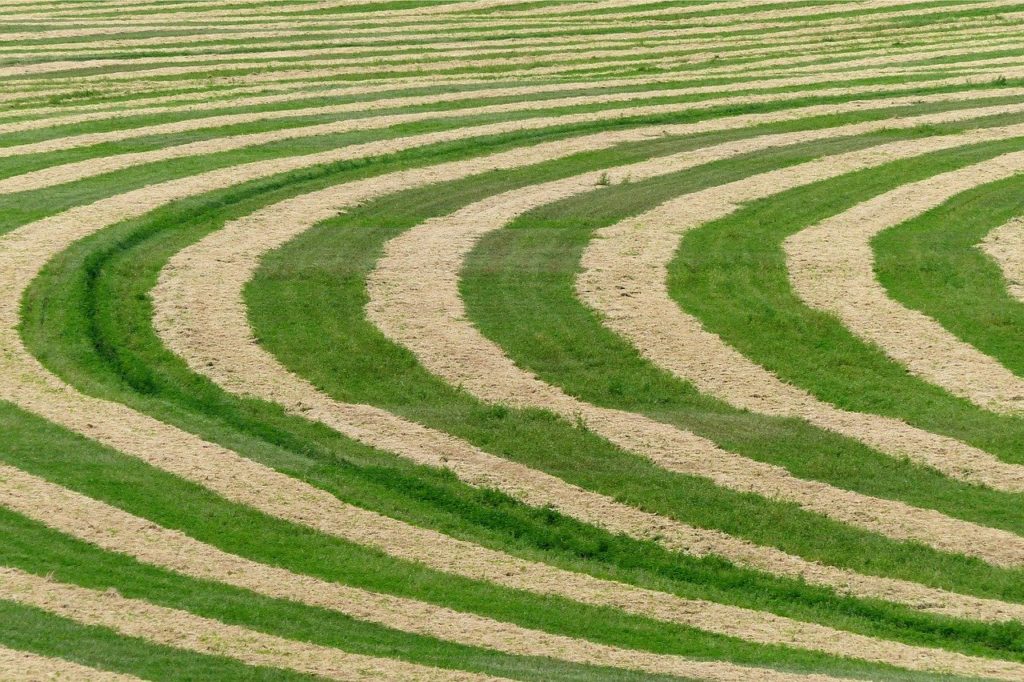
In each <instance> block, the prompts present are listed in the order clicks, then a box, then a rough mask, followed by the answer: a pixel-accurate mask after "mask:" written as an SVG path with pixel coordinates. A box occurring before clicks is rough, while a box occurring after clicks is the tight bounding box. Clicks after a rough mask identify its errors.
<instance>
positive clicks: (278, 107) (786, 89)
mask: <svg viewBox="0 0 1024 682" xmlns="http://www.w3.org/2000/svg"><path fill="white" fill-rule="evenodd" d="M931 80H934V77H932V76H929V78H921V79H915V80H914V81H913V82H909V83H908V82H906V80H905V79H902V78H898V77H892V76H889V77H882V78H874V77H856V76H855V77H853V78H850V79H848V80H844V81H842V82H841V84H842V85H843V86H846V87H849V88H857V87H870V86H890V87H894V86H901V87H900V88H898V89H894V90H892V91H890V92H887V93H882V92H875V93H872V92H857V93H850V94H849V95H846V96H845V97H844V96H836V95H830V97H831V101H843V100H845V99H849V98H853V97H856V98H858V99H872V98H878V97H885V96H894V95H899V94H905V95H910V94H937V93H943V92H949V93H952V92H958V91H961V92H963V91H970V90H976V89H978V88H979V87H988V88H990V89H991V88H993V87H996V86H994V85H993V84H992V83H988V84H985V83H973V84H972V83H966V82H963V83H957V84H949V83H938V84H935V83H931V82H930V81H931ZM612 83H614V84H612ZM1021 83H1024V79H1020V78H1017V79H1004V80H1003V81H1001V83H1000V85H999V86H998V87H1013V86H1019V85H1020V84H1021ZM558 85H559V84H558V83H543V84H538V85H537V86H531V85H529V84H527V85H525V86H523V87H526V88H529V87H543V88H546V89H545V90H540V91H536V92H532V93H528V95H529V101H530V102H543V101H548V100H554V99H559V98H567V97H587V96H601V95H611V94H623V93H634V94H636V96H637V102H638V103H642V102H644V101H645V100H644V99H643V96H644V95H649V96H651V98H652V101H654V100H653V98H654V97H655V96H656V97H657V101H678V102H694V103H704V102H710V101H714V100H716V99H720V98H722V97H723V96H727V97H737V96H746V95H777V96H778V95H783V94H787V93H791V94H792V95H793V97H794V100H795V99H798V98H801V97H814V96H815V95H816V94H819V96H822V95H820V93H819V91H823V90H832V89H835V88H837V87H838V86H839V85H840V83H837V82H836V81H835V80H834V79H829V78H823V79H821V80H820V81H812V82H807V83H798V84H787V83H785V82H784V80H781V81H780V82H779V83H778V84H774V83H773V81H766V82H764V83H754V84H752V85H753V87H751V84H748V83H746V82H742V81H735V80H727V81H724V82H714V81H711V80H710V79H707V80H704V81H694V80H676V79H673V78H671V77H666V78H665V79H658V80H657V81H655V82H637V83H635V84H624V83H622V82H621V81H614V82H611V83H609V84H606V85H603V86H602V85H600V84H593V85H591V86H590V87H584V88H578V87H575V86H574V87H573V88H571V89H557V90H555V89H551V88H552V87H557V86H558ZM566 85H568V84H566ZM588 85H589V84H588ZM708 86H711V87H717V88H719V90H718V91H708V92H694V91H692V90H694V89H696V88H702V87H708ZM686 89H690V90H691V92H685V90H686ZM502 90H504V88H502V87H498V88H495V87H494V85H493V84H491V85H487V84H481V85H467V86H463V87H452V88H450V89H448V88H446V89H445V90H444V91H442V90H441V89H440V88H437V87H432V88H419V89H414V90H407V89H398V90H394V91H387V92H384V93H370V94H346V95H337V96H318V95H317V94H316V93H315V92H312V93H297V94H296V95H287V94H286V95H280V96H278V97H281V99H279V100H277V101H272V102H267V103H259V104H246V105H244V106H232V105H231V103H230V101H224V102H217V101H210V102H206V103H207V104H213V105H215V106H213V107H210V108H204V109H202V110H201V111H200V112H197V111H196V110H194V109H191V108H185V107H192V106H195V103H189V104H186V105H184V106H182V105H178V104H175V105H171V106H179V107H181V108H180V109H178V110H175V109H169V110H167V111H157V112H152V113H151V112H146V113H136V114H134V115H129V116H119V117H111V118H99V117H102V116H106V115H109V113H112V112H113V111H117V110H109V111H97V112H92V113H93V115H94V116H96V117H97V118H98V120H94V121H84V122H71V123H62V121H61V119H60V118H56V119H52V120H53V125H50V126H47V127H45V128H39V129H35V130H28V131H15V132H7V133H2V134H0V144H2V145H3V147H10V146H14V145H21V144H30V143H36V142H41V141H43V140H50V139H60V138H64V137H70V136H74V135H83V134H88V133H106V132H113V131H126V132H127V131H130V130H135V129H140V130H138V132H139V133H140V137H141V136H144V135H145V134H146V132H147V131H145V130H141V129H142V128H145V127H147V126H154V125H163V124H171V123H179V122H184V121H190V122H191V121H195V122H196V123H197V124H199V123H202V122H203V120H204V119H208V118H210V117H214V116H226V115H252V116H258V115H260V114H262V113H268V112H274V113H275V114H277V115H281V114H285V113H293V114H294V117H291V116H288V117H285V118H284V119H278V120H279V121H281V123H282V124H287V125H286V127H293V126H299V125H308V124H312V123H323V122H329V121H335V120H338V119H339V118H340V116H342V115H343V116H345V117H346V118H359V117H362V116H367V117H370V116H377V115H388V114H396V113H415V112H433V111H436V112H451V111H457V110H461V109H468V108H471V107H478V106H489V105H496V104H515V103H517V102H522V101H523V94H502ZM674 91H678V92H675V93H674ZM452 93H458V98H457V99H441V100H439V101H436V102H428V103H423V104H414V103H408V102H403V101H402V100H403V99H406V98H414V97H430V96H440V95H442V94H444V95H449V94H452ZM360 103H364V104H365V107H366V108H365V109H364V110H358V109H357V110H354V111H352V112H343V113H342V114H339V113H333V114H325V113H322V112H318V111H317V109H318V108H320V107H328V106H338V105H357V104H360ZM217 104H221V106H216V105H217ZM389 104H390V105H391V106H387V105H389ZM579 106H581V105H573V107H574V108H578V107H579ZM582 106H597V107H599V108H608V107H614V106H615V105H613V104H611V103H609V104H601V105H587V104H584V105H582ZM617 106H618V107H622V106H624V103H623V102H619V103H618V105H617ZM723 106H728V103H727V102H726V103H723ZM732 106H735V105H732ZM790 106H791V105H790ZM135 110H137V106H136V107H135ZM123 111H126V112H131V111H132V109H127V108H125V109H123ZM545 111H546V110H545ZM197 113H199V114H200V115H197ZM19 120H22V121H31V120H32V117H28V116H22V117H18V118H16V119H5V120H4V121H3V123H4V124H6V123H8V122H14V123H17V122H18V121H19ZM210 124H211V125H210V126H209V128H211V129H212V128H215V127H217V122H216V121H210ZM236 125H237V124H236ZM220 126H221V128H220V129H221V130H223V124H220ZM202 129H203V128H198V129H197V130H202ZM227 132H230V131H227ZM150 134H151V133H150ZM223 134H226V132H222V133H221V136H222V135H223ZM194 135H195V133H194V132H193V133H191V134H190V136H189V137H188V138H187V139H188V140H189V141H193V140H195V139H200V138H196V137H194Z"/></svg>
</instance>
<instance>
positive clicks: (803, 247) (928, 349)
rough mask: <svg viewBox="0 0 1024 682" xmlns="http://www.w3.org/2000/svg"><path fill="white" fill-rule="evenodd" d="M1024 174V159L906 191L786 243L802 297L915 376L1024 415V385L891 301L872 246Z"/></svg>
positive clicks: (991, 163) (1018, 155)
mask: <svg viewBox="0 0 1024 682" xmlns="http://www.w3.org/2000/svg"><path fill="white" fill-rule="evenodd" d="M1021 171H1024V152H1013V153H1010V154H1004V155H1002V156H999V157H996V158H994V159H990V160H988V161H985V162H983V163H978V164H974V165H971V166H968V167H966V168H961V169H958V170H954V171H950V172H946V173H941V174H939V175H936V176H935V177H932V178H928V179H926V180H921V181H918V182H914V183H910V184H906V185H903V186H901V187H899V188H897V189H894V190H891V191H889V192H886V193H884V194H881V195H879V196H877V197H874V198H872V199H870V200H868V201H865V202H863V203H860V204H858V205H856V206H854V207H853V208H851V209H849V210H847V211H844V212H843V213H840V214H838V215H836V216H833V217H831V218H828V219H827V220H824V221H822V222H820V223H818V224H817V225H814V226H812V227H809V228H807V229H805V230H802V231H800V232H798V233H796V234H794V235H792V236H791V237H789V238H788V239H787V240H786V243H785V247H786V263H787V265H788V267H789V276H790V282H791V283H792V285H793V289H794V291H795V292H796V293H797V295H798V296H800V298H801V299H803V300H804V302H805V303H807V304H808V305H810V306H811V307H813V308H816V309H818V310H823V311H826V312H829V313H832V314H833V315H836V316H837V317H839V319H840V320H842V322H843V324H844V325H846V327H847V328H848V329H850V330H851V331H852V332H853V333H855V334H857V335H858V336H860V337H861V338H862V339H864V340H865V341H868V342H869V343H873V344H876V345H877V346H879V347H880V348H881V349H882V350H883V351H885V353H886V354H887V355H888V356H889V357H890V358H892V359H894V360H896V361H897V362H899V363H901V364H903V365H904V366H905V367H907V368H908V369H909V370H910V372H911V373H912V374H914V375H915V376H917V377H920V378H921V379H924V380H925V381H928V382H931V383H932V384H935V385H936V386H940V387H942V388H943V389H945V390H947V391H949V392H950V393H952V394H954V395H957V396H960V397H962V398H966V399H968V400H970V401H971V402H973V403H974V404H976V405H978V406H979V407H982V408H985V409H989V410H993V411H996V412H1006V413H1021V411H1022V410H1024V379H1021V378H1020V377H1018V376H1017V375H1016V374H1014V373H1013V372H1012V371H1010V370H1009V369H1007V368H1006V367H1004V366H1003V365H1002V364H1000V363H999V361H998V360H996V359H995V358H993V357H991V356H988V355H985V354H984V353H982V352H981V351H979V350H978V349H976V348H975V347H974V346H971V345H970V344H968V343H966V342H964V341H961V340H960V339H958V338H957V337H956V336H954V335H953V334H951V333H950V332H948V331H947V330H946V329H945V328H944V327H942V325H940V324H939V323H938V322H936V321H935V320H933V319H932V318H930V317H928V316H927V315H924V314H923V313H921V312H919V311H916V310H912V309H909V308H906V307H905V306H903V305H902V304H900V303H899V302H897V301H895V300H893V299H892V298H890V297H889V296H888V295H887V294H886V292H885V289H884V287H882V285H881V284H880V283H879V282H878V280H877V279H876V278H875V274H874V269H873V265H874V254H873V253H872V249H871V238H872V237H874V236H875V235H876V234H878V233H880V232H881V231H883V230H885V229H888V228H890V227H895V226H896V225H899V224H900V223H903V222H906V221H908V220H911V219H912V218H914V217H916V216H919V215H921V214H922V213H924V212H926V211H928V210H929V209H932V208H934V207H937V206H939V205H941V204H943V203H944V202H946V201H948V200H950V199H952V198H953V197H955V196H956V195H957V194H960V193H962V192H965V191H967V190H969V189H972V188H974V187H977V186H979V185H983V184H986V183H990V182H995V181H997V180H1001V179H1004V178H1008V177H1011V176H1013V175H1016V174H1018V173H1020V172H1021Z"/></svg>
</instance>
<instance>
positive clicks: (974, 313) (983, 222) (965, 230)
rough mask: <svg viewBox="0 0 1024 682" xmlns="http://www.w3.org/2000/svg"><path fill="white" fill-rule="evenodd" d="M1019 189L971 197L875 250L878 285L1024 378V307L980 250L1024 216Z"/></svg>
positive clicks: (1003, 187) (1004, 186)
mask: <svg viewBox="0 0 1024 682" xmlns="http://www.w3.org/2000/svg"><path fill="white" fill-rule="evenodd" d="M1021 186H1022V182H1021V179H1020V178H1017V177H1014V178H1009V179H1007V180H1003V181H1000V182H995V183H990V184H986V185H983V186H981V187H978V188H976V189H972V190H970V191H968V192H965V193H963V194H961V195H958V196H957V197H955V198H954V199H952V200H951V201H949V202H946V203H944V204H943V205H941V206H939V207H936V208H935V209H933V210H930V211H928V212H927V213H925V214H923V215H921V216H920V217H919V218H915V219H913V220H910V221H908V222H906V223H903V224H901V225H898V226H896V227H893V228H892V229H889V230H886V231H884V232H882V233H881V234H879V235H878V236H877V237H875V239H874V240H873V243H872V246H873V247H874V250H875V254H876V272H877V273H878V279H879V281H881V283H882V284H883V285H884V286H885V288H886V289H887V290H888V292H889V295H890V296H892V297H893V298H895V299H896V300H897V301H899V302H901V303H903V304H904V305H906V306H908V307H910V308H913V309H915V310H919V311H921V312H923V313H924V314H925V315H928V316H929V317H932V318H934V319H936V320H938V321H939V323H940V324H942V326H943V327H945V328H946V329H948V330H949V331H951V332H952V333H954V334H956V335H957V336H958V337H959V338H961V339H962V340H964V341H966V342H967V343H969V344H971V345H973V346H975V347H977V348H978V349H979V350H981V351H982V352H984V353H986V354H988V355H991V356H992V357H995V358H996V359H998V360H999V361H1000V362H1001V363H1003V364H1004V365H1006V366H1007V367H1009V368H1010V369H1011V370H1013V371H1014V372H1016V373H1018V374H1020V373H1022V372H1024V353H1022V352H1021V336H1020V330H1021V329H1024V306H1022V305H1021V303H1020V301H1018V300H1017V299H1016V298H1013V297H1012V296H1011V295H1010V294H1009V292H1008V291H1007V289H1006V282H1005V280H1004V279H1003V275H1002V272H1001V271H1000V269H999V266H998V265H997V264H996V263H995V262H994V261H993V260H992V259H991V258H989V257H988V256H987V255H985V253H984V252H982V251H981V250H980V249H978V248H977V245H978V243H979V242H981V240H982V239H983V238H984V237H985V235H986V234H988V232H990V231H991V230H993V229H995V228H996V227H999V226H1000V225H1002V224H1004V223H1006V222H1007V221H1009V220H1010V219H1011V218H1016V217H1018V216H1020V215H1021V214H1022V212H1024V202H1022V200H1021V193H1020V190H1021Z"/></svg>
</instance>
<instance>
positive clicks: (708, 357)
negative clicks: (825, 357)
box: [577, 139, 1024, 492]
mask: <svg viewBox="0 0 1024 682" xmlns="http://www.w3.org/2000/svg"><path fill="white" fill-rule="evenodd" d="M936 145H938V147H936ZM945 146H946V142H944V140H943V139H938V140H932V141H912V142H904V143H897V144H896V145H889V146H888V148H889V149H890V150H891V151H892V155H891V158H890V160H895V159H898V158H906V157H907V156H908V155H909V156H916V155H919V154H923V153H926V152H928V151H932V150H934V149H937V148H944V147H945ZM861 156H862V155H861V154H860V153H855V154H854V155H848V157H847V158H848V159H850V161H852V163H848V162H844V161H843V159H842V157H834V158H832V159H829V160H827V161H826V162H825V164H826V165H827V168H826V169H825V170H824V172H822V173H821V174H820V175H819V174H815V175H814V176H812V177H808V178H807V180H808V181H817V180H823V179H825V178H827V177H836V176H838V175H839V174H841V173H845V172H848V171H850V170H853V169H855V168H856V167H858V165H857V164H858V163H859V157H861ZM880 160H881V161H884V160H885V159H884V158H882V159H880ZM821 166H822V164H820V163H817V162H815V163H814V164H812V165H809V166H808V167H809V168H816V169H817V168H821ZM793 173H794V170H792V169H787V170H783V171H777V172H773V173H769V174H766V175H763V176H755V177H752V178H748V179H745V180H739V181H736V182H733V183H729V184H726V185H722V186H719V187H714V188H711V189H708V190H704V191H701V192H695V193H692V194H687V195H684V196H680V197H678V198H676V199H674V200H672V201H670V202H667V203H666V204H664V205H662V206H660V207H658V208H655V209H653V210H652V211H649V212H647V213H645V214H642V215H640V216H636V217H633V218H629V219H627V220H625V221H623V222H621V223H619V224H617V225H613V226H610V227H607V228H604V229H602V230H599V231H598V232H597V234H596V235H595V237H596V238H595V239H594V241H592V242H591V244H590V245H589V247H588V249H587V250H586V252H585V254H584V258H583V272H582V274H581V275H580V277H579V279H578V281H577V293H578V295H579V296H580V298H581V299H582V300H583V301H584V302H586V303H587V304H589V305H590V306H591V307H592V308H594V309H595V310H597V311H599V312H600V313H601V315H602V319H603V321H604V323H605V324H606V326H608V327H609V328H610V329H612V330H613V331H615V332H616V333H618V334H620V335H622V336H623V337H625V338H627V339H629V341H630V342H631V343H632V344H633V345H634V346H635V347H636V348H637V349H638V350H639V351H640V352H641V353H642V354H643V355H644V356H645V357H647V358H648V359H649V360H651V361H652V362H654V363H655V364H657V365H658V366H660V367H662V368H664V369H667V370H669V371H671V372H672V373H673V374H675V375H676V376H678V377H680V378H682V379H685V380H687V381H691V382H693V383H694V384H695V385H696V386H697V387H698V388H699V389H700V390H702V391H704V392H706V393H709V394H711V395H714V396H716V397H718V398H720V399H722V400H725V401H727V402H729V403H730V404H732V405H734V406H736V407H739V408H741V409H748V410H751V411H754V412H759V413H763V414H770V415H783V416H793V417H799V418H802V419H806V420H807V421H808V422H810V423H812V424H814V425H815V426H818V427H820V428H824V429H828V430H831V431H834V432H836V433H840V434H842V435H845V436H849V437H851V438H855V439H857V440H859V441H861V442H863V443H865V444H866V445H868V446H870V447H872V448H875V449H877V450H879V451H881V452H884V453H886V454H889V455H891V456H893V457H895V458H903V457H907V458H910V459H911V460H913V461H915V462H918V463H921V464H924V465H926V466H929V467H933V468H935V469H937V470H939V471H941V472H943V473H945V474H946V475H948V476H951V477H953V478H957V479H960V480H964V481H967V482H971V483H978V484H981V485H986V486H989V487H991V488H993V489H997V490H1004V491H1008V492H1022V491H1024V468H1022V467H1021V466H1019V465H1014V464H1008V463H1005V462H1002V461H1000V460H999V459H998V458H996V457H994V456H992V455H990V454H988V453H986V452H984V451H982V450H980V449H978V448H975V447H972V446H969V445H967V444H966V443H963V442H960V441H957V440H955V439H952V438H949V437H945V436H941V435H938V434H933V433H929V432H927V431H924V430H922V429H918V428H915V427H912V426H910V425H909V424H907V423H905V422H903V421H900V420H897V419H893V418H890V417H883V416H879V415H872V414H863V413H856V412H849V411H845V410H841V409H839V408H836V407H835V406H833V405H830V404H827V403H825V402H822V401H820V400H818V399H817V398H815V397H814V396H812V395H811V394H810V393H808V392H806V391H804V390H802V389H800V388H798V387H796V386H793V385H791V384H787V383H783V382H782V381H780V380H779V379H778V378H777V377H776V376H775V375H774V374H772V373H770V372H769V371H768V370H766V369H764V368H763V367H761V366H760V365H758V364H756V363H754V362H751V361H750V360H749V359H747V358H746V357H744V356H743V355H742V354H740V353H739V352H737V351H736V350H735V349H733V348H732V347H731V346H728V345H727V344H725V343H724V342H723V341H722V339H721V338H720V337H718V336H717V335H715V334H713V333H711V332H708V331H707V330H705V329H704V328H703V326H702V325H701V323H700V321H699V320H698V319H697V318H695V317H694V316H692V315H689V314H687V313H685V312H683V311H682V309H680V307H679V306H678V304H676V302H675V301H673V300H672V299H671V298H670V296H669V293H668V289H667V279H668V270H667V268H668V263H669V261H670V260H671V259H672V257H673V255H674V253H675V251H676V248H677V247H678V244H679V240H680V238H681V237H682V235H683V234H684V233H685V232H686V231H689V230H693V229H697V228H699V227H700V226H701V225H704V224H706V223H708V222H710V221H711V220H714V219H718V218H721V217H723V216H724V215H726V214H727V213H731V212H733V211H734V210H737V208H738V205H739V204H741V203H743V202H747V201H753V200H756V199H763V198H766V197H767V196H770V195H771V194H776V193H780V192H782V191H784V190H786V189H789V188H790V185H789V184H787V182H788V181H787V180H786V178H792V177H794V175H793ZM834 227H835V228H837V229H839V228H840V227H841V226H840V225H838V224H836V225H835V226H834ZM846 227H848V223H847V224H844V226H842V229H845V228H846ZM834 235H835V232H834V231H833V232H832V233H831V234H830V235H828V236H826V235H825V234H822V235H821V237H822V239H820V240H817V241H815V242H814V243H810V242H807V243H805V245H804V248H803V253H807V254H811V255H812V256H814V257H815V258H817V257H818V256H820V255H821V254H819V253H817V251H816V250H817V249H824V250H826V251H827V249H826V244H825V241H824V240H825V239H826V238H828V239H831V238H832V236H834ZM1011 244H1012V242H1008V243H1007V245H1011ZM1012 252H1013V250H1012V248H1007V249H1004V253H1012ZM806 265H807V266H808V267H816V266H814V265H813V264H811V263H806ZM814 272H815V275H816V277H819V278H820V279H821V281H827V280H830V279H831V278H832V277H833V276H834V273H833V272H831V271H829V272H826V271H824V270H814ZM844 286H845V285H844V284H842V283H836V284H835V286H834V287H832V288H830V289H829V290H828V292H824V291H823V292H821V293H820V294H819V297H820V298H819V299H818V300H827V299H828V297H829V296H831V295H833V294H834V293H835V291H836V290H837V289H839V288H843V287H844ZM623 293H626V294H628V295H623Z"/></svg>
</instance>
